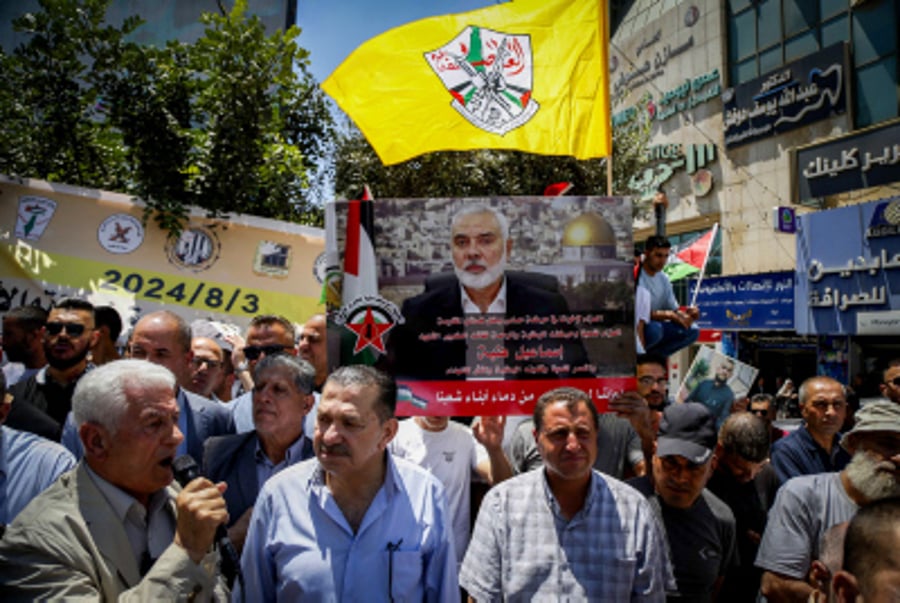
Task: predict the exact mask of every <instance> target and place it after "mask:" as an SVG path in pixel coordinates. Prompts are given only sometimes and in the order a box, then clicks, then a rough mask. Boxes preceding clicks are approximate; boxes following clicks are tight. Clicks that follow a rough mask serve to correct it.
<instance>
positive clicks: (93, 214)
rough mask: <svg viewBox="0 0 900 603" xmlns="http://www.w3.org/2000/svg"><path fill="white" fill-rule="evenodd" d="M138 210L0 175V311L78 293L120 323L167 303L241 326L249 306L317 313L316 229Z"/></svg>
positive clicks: (297, 315) (296, 315) (319, 244)
mask: <svg viewBox="0 0 900 603" xmlns="http://www.w3.org/2000/svg"><path fill="white" fill-rule="evenodd" d="M142 212H143V206H142V205H140V204H139V203H136V202H134V201H133V200H132V198H131V197H130V196H128V195H122V194H118V193H110V192H105V191H99V190H94V189H84V188H78V187H73V186H66V185H59V184H51V183H47V182H43V181H37V180H21V181H20V180H10V179H5V178H4V179H0V224H3V225H4V226H3V228H2V230H0V314H2V313H4V312H6V311H7V310H9V309H10V308H14V307H17V306H22V305H37V306H41V307H43V308H45V309H46V308H50V307H51V306H52V304H53V301H54V300H55V299H58V298H60V297H65V296H77V297H81V298H85V299H87V300H89V301H91V302H92V303H93V304H94V305H110V306H113V307H114V308H115V309H116V310H117V311H118V312H119V314H120V315H121V317H122V319H123V322H124V323H125V324H126V325H128V324H131V323H133V322H134V321H136V319H137V317H138V315H140V314H143V313H146V312H150V311H154V310H161V309H169V310H173V311H175V312H177V313H178V314H180V315H182V316H183V317H184V318H185V319H186V320H188V322H191V321H193V320H196V319H203V318H212V319H214V320H217V321H222V322H225V323H230V324H233V325H236V326H238V327H240V330H241V331H243V330H244V328H245V327H246V326H247V325H248V324H249V321H250V319H251V318H253V317H254V316H256V315H258V314H281V315H283V316H285V317H286V318H288V319H289V320H291V321H292V322H298V323H300V322H303V321H305V320H306V319H307V318H308V317H309V316H310V315H312V314H314V313H316V312H321V311H322V306H321V304H320V302H319V299H320V297H321V288H322V286H321V278H322V276H321V275H320V274H316V271H315V269H314V266H315V265H316V258H317V257H318V256H319V255H321V254H322V253H323V251H324V248H325V237H324V231H323V230H322V229H319V228H311V227H307V226H301V225H298V224H290V223H286V222H280V221H277V220H269V219H265V218H256V217H250V216H231V217H230V218H229V219H228V220H210V219H207V218H205V217H204V216H203V214H201V213H195V214H192V215H191V217H190V220H189V221H188V223H187V224H186V226H185V228H184V230H183V231H182V232H181V234H180V236H177V237H174V236H168V235H167V233H166V232H164V231H162V230H161V229H159V228H158V227H157V226H156V224H154V223H153V222H148V223H147V224H144V223H143V220H142Z"/></svg>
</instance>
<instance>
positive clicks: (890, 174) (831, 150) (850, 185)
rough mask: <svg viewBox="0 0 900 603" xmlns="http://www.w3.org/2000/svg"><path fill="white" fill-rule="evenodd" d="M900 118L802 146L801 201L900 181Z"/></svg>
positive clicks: (798, 158)
mask: <svg viewBox="0 0 900 603" xmlns="http://www.w3.org/2000/svg"><path fill="white" fill-rule="evenodd" d="M898 141H900V121H894V122H893V123H891V124H887V125H883V126H881V127H876V128H872V129H869V130H866V131H865V132H860V133H858V134H850V135H849V136H841V137H840V138H835V139H833V140H829V141H828V142H825V143H823V144H818V145H815V146H811V147H806V148H804V149H800V150H798V151H797V154H796V164H795V166H794V170H795V171H796V173H797V200H798V201H805V200H807V199H811V198H813V197H824V196H826V195H836V194H838V193H844V192H847V191H852V190H858V189H861V188H867V187H870V186H880V185H882V184H890V183H892V182H898V181H900V142H898Z"/></svg>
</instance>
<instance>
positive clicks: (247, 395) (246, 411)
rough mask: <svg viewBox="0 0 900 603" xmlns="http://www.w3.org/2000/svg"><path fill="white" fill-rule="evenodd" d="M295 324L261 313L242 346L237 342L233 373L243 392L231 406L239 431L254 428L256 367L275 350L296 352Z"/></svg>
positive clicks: (280, 317)
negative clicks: (254, 372) (254, 370)
mask: <svg viewBox="0 0 900 603" xmlns="http://www.w3.org/2000/svg"><path fill="white" fill-rule="evenodd" d="M294 337H295V331H294V325H292V324H291V322H290V321H289V320H288V319H286V318H285V317H283V316H277V315H275V314H262V315H259V316H254V317H253V320H251V321H250V327H249V328H248V329H247V338H246V340H245V342H246V343H245V344H244V345H243V346H236V347H235V348H234V353H233V354H232V356H231V361H232V362H233V363H234V373H235V376H237V378H238V379H240V380H241V383H242V384H243V386H244V393H243V394H241V395H240V396H238V397H237V398H235V399H234V402H232V403H231V404H230V405H229V406H230V408H231V416H232V418H233V421H234V427H235V429H236V430H237V432H238V433H245V432H248V431H252V430H253V429H254V426H253V377H252V375H253V369H254V368H255V367H256V363H257V362H259V361H260V359H262V358H265V357H266V356H273V355H275V354H290V355H292V356H296V355H297V348H296V347H294Z"/></svg>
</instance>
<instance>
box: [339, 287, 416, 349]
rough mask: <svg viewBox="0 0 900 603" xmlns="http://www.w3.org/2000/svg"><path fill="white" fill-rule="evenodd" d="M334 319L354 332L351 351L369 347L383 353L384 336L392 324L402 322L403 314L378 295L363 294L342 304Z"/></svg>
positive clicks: (392, 326)
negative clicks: (354, 341) (348, 302)
mask: <svg viewBox="0 0 900 603" xmlns="http://www.w3.org/2000/svg"><path fill="white" fill-rule="evenodd" d="M334 321H335V322H336V323H337V324H339V325H344V326H345V327H347V328H348V329H350V330H351V331H353V332H354V333H356V344H355V345H354V346H353V353H354V354H358V353H360V352H362V351H363V350H364V349H366V348H368V347H371V348H372V349H373V350H375V351H377V352H379V353H381V354H384V353H385V352H386V350H385V346H384V338H385V335H387V333H388V331H390V330H391V329H393V328H394V325H396V324H398V323H402V322H403V315H402V314H401V313H400V309H399V308H397V306H396V305H395V304H394V303H392V302H390V301H388V300H386V299H385V298H383V297H381V296H378V295H363V296H361V297H357V298H356V299H355V300H353V303H351V304H349V305H347V306H344V307H342V308H341V309H340V311H339V312H338V313H337V314H336V315H335V318H334Z"/></svg>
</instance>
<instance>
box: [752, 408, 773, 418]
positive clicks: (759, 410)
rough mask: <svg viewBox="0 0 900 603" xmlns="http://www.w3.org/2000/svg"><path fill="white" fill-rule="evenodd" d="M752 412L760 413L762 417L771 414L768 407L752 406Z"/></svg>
mask: <svg viewBox="0 0 900 603" xmlns="http://www.w3.org/2000/svg"><path fill="white" fill-rule="evenodd" d="M750 414H753V415H758V416H760V417H765V416H766V415H768V414H769V409H767V408H751V409H750Z"/></svg>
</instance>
